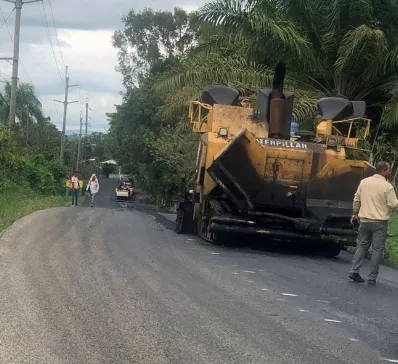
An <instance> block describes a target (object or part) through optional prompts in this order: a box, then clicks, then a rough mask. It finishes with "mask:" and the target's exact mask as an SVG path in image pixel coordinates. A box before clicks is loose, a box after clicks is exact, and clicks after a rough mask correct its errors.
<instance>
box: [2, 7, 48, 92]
mask: <svg viewBox="0 0 398 364" xmlns="http://www.w3.org/2000/svg"><path fill="white" fill-rule="evenodd" d="M14 10H15V7H14V9H13V10H12V11H11V13H10V14H9V15H8V18H9V17H10V15H11V14H12V13H13V12H14ZM0 12H1V14H2V17H3V19H4V24H3V25H5V26H6V28H7V33H8V35H9V37H10V40H11V42H12V43H14V38H13V36H12V35H11V31H10V28H9V27H8V24H7V21H6V20H8V18H7V19H6V18H5V17H4V13H3V10H2V9H1V8H0ZM19 63H20V64H21V67H22V69H23V71H24V72H25V74H26V77H27V78H28V80H29V82H30V83H31V84H32V85H33V82H32V79H31V78H30V77H29V74H28V72H27V71H26V68H25V66H24V64H23V63H22V60H21V59H19ZM18 82H19V81H18ZM33 88H34V89H35V91H36V93H37V94H38V96H39V97H40V93H39V91H38V90H37V89H36V87H35V86H34V85H33Z"/></svg>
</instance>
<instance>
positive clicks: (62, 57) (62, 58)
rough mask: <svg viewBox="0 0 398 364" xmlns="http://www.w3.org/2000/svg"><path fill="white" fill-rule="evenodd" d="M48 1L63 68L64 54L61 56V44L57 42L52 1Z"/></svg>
mask: <svg viewBox="0 0 398 364" xmlns="http://www.w3.org/2000/svg"><path fill="white" fill-rule="evenodd" d="M48 3H49V5H50V10H51V17H52V21H53V25H54V30H55V37H56V39H57V44H58V48H59V53H60V55H61V61H62V64H63V66H64V68H65V67H66V65H65V61H64V56H63V54H62V49H61V46H60V44H59V38H58V30H57V26H56V25H55V17H54V11H53V6H52V3H51V0H48ZM43 6H44V5H43Z"/></svg>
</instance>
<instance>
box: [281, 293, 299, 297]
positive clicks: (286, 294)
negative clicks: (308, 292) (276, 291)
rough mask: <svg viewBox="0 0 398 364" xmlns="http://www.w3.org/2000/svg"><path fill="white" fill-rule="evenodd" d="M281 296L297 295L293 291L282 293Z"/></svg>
mask: <svg viewBox="0 0 398 364" xmlns="http://www.w3.org/2000/svg"><path fill="white" fill-rule="evenodd" d="M282 296H289V297H297V295H296V294H293V293H282Z"/></svg>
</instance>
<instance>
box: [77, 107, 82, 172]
mask: <svg viewBox="0 0 398 364" xmlns="http://www.w3.org/2000/svg"><path fill="white" fill-rule="evenodd" d="M82 129H83V117H82V112H81V111H80V132H79V144H78V146H77V158H76V170H77V171H78V170H79V165H80V159H81V153H82Z"/></svg>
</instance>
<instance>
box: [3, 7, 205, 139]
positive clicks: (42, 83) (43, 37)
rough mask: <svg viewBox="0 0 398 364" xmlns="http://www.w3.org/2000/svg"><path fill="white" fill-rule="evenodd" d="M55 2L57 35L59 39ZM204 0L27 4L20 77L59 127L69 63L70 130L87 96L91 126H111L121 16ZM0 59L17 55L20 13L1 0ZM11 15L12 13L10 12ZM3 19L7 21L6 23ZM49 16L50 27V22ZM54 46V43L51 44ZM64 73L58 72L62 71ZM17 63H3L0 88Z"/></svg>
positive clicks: (74, 127)
mask: <svg viewBox="0 0 398 364" xmlns="http://www.w3.org/2000/svg"><path fill="white" fill-rule="evenodd" d="M50 1H51V5H52V10H53V14H54V19H55V25H56V29H57V33H58V41H59V45H58V41H57V38H56V33H55V28H54V23H53V18H52V12H51V7H50ZM204 2H205V1H204V0H180V1H178V0H171V1H168V0H147V1H145V2H144V3H143V2H138V1H134V0H133V1H131V0H43V2H38V3H31V4H25V5H24V7H23V9H22V27H21V37H20V38H21V41H20V60H21V63H22V64H20V68H19V80H20V81H21V82H32V83H33V84H34V85H35V87H36V89H37V91H38V93H39V96H40V99H41V101H42V104H43V109H44V113H45V114H46V115H48V116H50V117H51V120H52V121H53V123H54V124H56V125H57V127H59V128H61V125H62V112H63V105H62V104H59V103H57V102H55V101H53V100H54V99H58V100H61V101H63V99H64V86H63V84H62V81H61V77H60V75H59V73H60V74H61V76H62V77H64V73H65V65H67V66H68V67H69V76H70V79H71V84H79V85H80V86H79V87H73V88H71V89H70V97H69V101H78V103H75V104H70V105H69V106H68V119H67V127H66V129H67V130H78V129H79V117H80V110H81V109H83V110H84V107H85V102H86V98H88V101H89V105H90V108H91V109H92V111H90V118H91V120H90V121H89V124H90V126H89V130H91V131H101V132H105V131H106V130H107V122H106V115H105V113H107V112H112V111H114V110H115V108H114V105H115V104H119V103H120V101H121V97H120V91H121V90H122V84H121V76H120V75H119V74H118V73H117V72H116V71H115V66H116V62H117V56H116V50H115V49H114V48H113V47H112V44H111V37H112V34H113V31H114V30H115V29H120V28H121V27H122V23H121V17H122V16H123V15H124V14H127V13H128V11H129V10H130V9H132V8H133V9H135V10H139V9H142V8H143V7H144V6H145V7H150V8H153V9H169V10H171V9H173V7H175V6H181V7H183V8H185V9H186V10H193V9H195V8H197V7H198V6H201V5H202V4H203V3H204ZM0 9H1V11H0V57H11V56H12V49H13V48H12V41H11V39H10V34H9V33H8V30H9V31H10V33H11V36H12V37H13V36H14V19H15V11H14V12H13V13H12V14H11V12H12V11H13V5H12V4H10V3H7V2H5V1H0ZM10 14H11V15H10ZM3 15H4V17H5V18H6V19H7V18H8V20H7V22H6V24H7V26H8V29H7V26H6V25H4V19H3ZM45 19H47V22H48V25H49V27H48V28H47V27H46V26H45V24H46V22H45ZM50 40H51V43H52V44H53V48H52V47H51V45H50V44H51V43H50ZM57 66H58V69H59V72H58V69H57ZM11 71H12V66H11V64H10V63H9V62H7V61H0V87H1V88H2V87H3V85H4V80H10V79H11Z"/></svg>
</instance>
